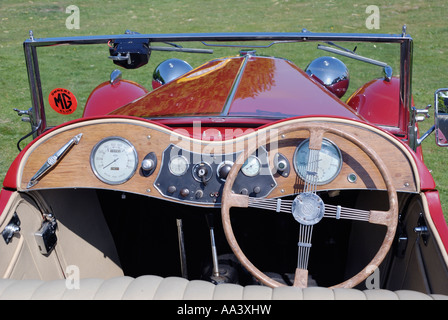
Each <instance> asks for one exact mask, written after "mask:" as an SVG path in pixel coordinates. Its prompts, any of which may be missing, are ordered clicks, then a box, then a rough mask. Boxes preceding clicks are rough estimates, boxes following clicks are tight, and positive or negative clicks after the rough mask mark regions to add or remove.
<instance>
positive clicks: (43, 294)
mask: <svg viewBox="0 0 448 320" xmlns="http://www.w3.org/2000/svg"><path fill="white" fill-rule="evenodd" d="M0 299H2V300H6V299H14V300H67V299H68V300H75V299H80V300H140V299H147V300H322V299H325V300H414V299H418V300H422V299H425V300H440V299H443V300H448V296H445V295H436V294H432V295H428V294H424V293H420V292H416V291H408V290H400V291H389V290H365V291H361V290H357V289H330V288H322V287H310V288H305V289H300V288H295V287H279V288H273V289H272V288H268V287H265V286H255V285H253V286H246V287H243V286H240V285H237V284H220V285H214V284H212V283H210V282H206V281H202V280H191V281H189V280H186V279H183V278H178V277H168V278H162V277H159V276H152V275H148V276H141V277H138V278H132V277H126V276H124V277H116V278H111V279H81V280H80V281H79V283H76V285H74V283H68V282H66V280H64V279H61V280H53V281H42V280H12V279H0Z"/></svg>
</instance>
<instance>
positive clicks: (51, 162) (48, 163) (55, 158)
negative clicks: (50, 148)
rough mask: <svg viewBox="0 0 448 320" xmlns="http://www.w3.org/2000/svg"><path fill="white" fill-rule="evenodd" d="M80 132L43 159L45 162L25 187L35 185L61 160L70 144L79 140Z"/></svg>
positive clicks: (72, 144)
mask: <svg viewBox="0 0 448 320" xmlns="http://www.w3.org/2000/svg"><path fill="white" fill-rule="evenodd" d="M81 137H82V133H80V134H78V135H76V136H75V137H73V138H72V139H71V140H70V141H69V142H67V143H66V144H65V145H64V146H63V147H62V148H61V149H59V150H58V151H56V152H55V153H54V154H53V155H52V156H51V157H49V158H48V159H47V161H45V163H44V164H43V165H42V167H41V168H40V169H39V170H38V171H37V172H36V174H35V175H34V176H33V177H32V178H31V180H30V182H28V185H27V186H26V188H27V189H29V188H31V187H33V186H35V185H36V184H37V183H38V182H39V179H40V178H41V177H42V176H43V175H44V174H45V173H47V172H48V171H49V170H50V169H51V168H53V167H54V166H56V165H57V164H58V163H59V161H61V159H62V157H63V156H64V155H65V154H66V153H67V152H68V151H69V150H70V148H71V147H72V146H74V145H75V144H78V143H79V141H80V140H81Z"/></svg>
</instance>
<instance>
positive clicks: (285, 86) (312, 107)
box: [110, 57, 362, 120]
mask: <svg viewBox="0 0 448 320" xmlns="http://www.w3.org/2000/svg"><path fill="white" fill-rule="evenodd" d="M244 59H245V58H244V57H238V58H228V59H223V60H215V61H212V62H210V63H207V64H205V65H203V66H201V67H199V68H197V69H195V70H192V71H191V72H189V73H187V74H185V75H184V76H182V77H180V78H178V79H177V80H175V81H172V82H170V83H168V84H166V85H164V86H162V87H160V88H158V89H157V90H154V91H153V92H151V93H149V94H147V95H146V96H145V97H143V98H141V99H139V100H137V101H135V102H133V103H130V104H128V105H126V106H123V107H121V108H119V109H117V110H115V111H112V112H110V114H113V115H128V116H137V117H143V118H155V117H164V116H166V117H168V116H169V117H176V116H178V117H180V116H194V115H209V116H231V117H254V116H257V117H271V118H280V117H281V118H283V117H294V116H311V115H327V116H338V117H346V118H350V119H356V120H360V119H362V117H360V116H359V115H357V114H356V113H355V112H354V111H353V110H352V109H351V108H350V107H348V106H347V105H346V104H344V103H343V102H342V101H340V100H339V99H338V98H337V97H336V96H335V95H333V94H332V93H330V92H329V91H328V90H326V89H325V88H323V87H322V86H321V85H320V84H318V83H316V82H315V81H313V80H311V78H310V77H309V76H308V75H307V74H306V73H305V72H303V71H302V70H300V69H299V68H298V67H296V66H295V65H293V64H292V63H291V62H289V61H287V60H283V59H273V58H263V57H250V58H249V59H248V62H247V64H246V65H245V66H244V68H243V63H244ZM243 69H244V70H243ZM240 71H241V72H242V75H240V77H241V81H240V82H239V83H236V82H237V77H238V76H239V72H240ZM205 75H207V77H205ZM232 84H233V85H232ZM236 84H238V86H237V87H236ZM232 90H235V91H234V96H233V100H232ZM255 97H256V99H254V98H255ZM174 98H175V101H176V102H175V103H173V99H174ZM229 100H231V101H229ZM272 110H275V111H272Z"/></svg>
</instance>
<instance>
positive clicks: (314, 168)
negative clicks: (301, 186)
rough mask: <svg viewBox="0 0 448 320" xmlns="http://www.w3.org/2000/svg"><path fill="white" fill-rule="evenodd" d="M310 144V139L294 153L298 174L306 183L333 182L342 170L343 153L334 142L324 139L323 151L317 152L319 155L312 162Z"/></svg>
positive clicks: (320, 183)
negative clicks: (313, 162)
mask: <svg viewBox="0 0 448 320" xmlns="http://www.w3.org/2000/svg"><path fill="white" fill-rule="evenodd" d="M309 142H310V141H309V139H306V140H304V141H303V142H302V143H301V144H300V145H299V146H298V147H297V149H296V151H295V153H294V159H293V162H294V169H295V170H296V172H297V174H298V175H299V176H300V177H301V178H302V179H303V180H304V181H306V182H314V183H316V184H317V185H323V184H327V183H329V182H331V181H333V180H334V179H335V178H336V177H337V176H338V174H339V172H340V171H341V168H342V155H341V151H340V150H339V148H338V147H337V146H336V145H335V144H334V143H333V142H332V141H330V140H328V139H326V138H324V139H323V140H322V147H321V149H320V150H316V152H318V155H316V156H315V158H314V160H312V159H311V160H310V149H309ZM310 161H317V163H315V164H310ZM311 177H313V178H312V179H311Z"/></svg>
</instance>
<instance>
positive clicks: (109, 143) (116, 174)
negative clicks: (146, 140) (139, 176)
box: [90, 137, 138, 184]
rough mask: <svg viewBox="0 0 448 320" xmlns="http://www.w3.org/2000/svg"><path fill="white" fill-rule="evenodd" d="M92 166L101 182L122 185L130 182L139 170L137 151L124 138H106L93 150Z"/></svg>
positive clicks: (91, 156)
mask: <svg viewBox="0 0 448 320" xmlns="http://www.w3.org/2000/svg"><path fill="white" fill-rule="evenodd" d="M90 165H91V167H92V170H93V172H94V174H95V175H96V176H97V177H98V179H100V180H101V181H103V182H105V183H107V184H121V183H124V182H126V181H128V180H129V179H130V178H131V177H132V176H133V175H134V173H135V171H136V170H137V165H138V156H137V151H136V150H135V148H134V146H133V145H132V144H131V143H130V142H129V141H128V140H126V139H124V138H121V137H108V138H104V139H102V140H101V141H100V142H98V143H97V144H96V145H95V147H94V148H93V149H92V153H91V154H90Z"/></svg>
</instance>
